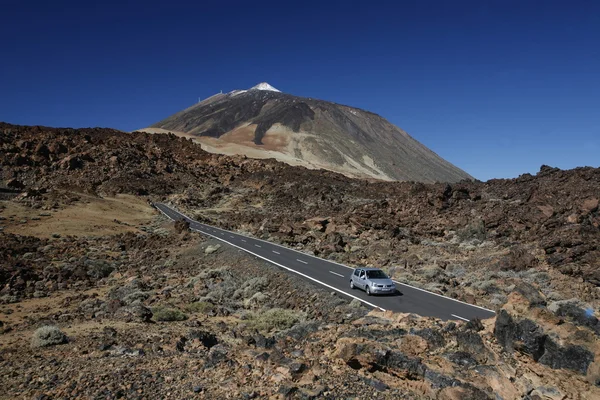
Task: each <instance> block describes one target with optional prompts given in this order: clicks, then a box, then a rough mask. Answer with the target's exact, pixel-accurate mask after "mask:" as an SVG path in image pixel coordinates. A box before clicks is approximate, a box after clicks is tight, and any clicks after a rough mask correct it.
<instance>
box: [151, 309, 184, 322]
mask: <svg viewBox="0 0 600 400" xmlns="http://www.w3.org/2000/svg"><path fill="white" fill-rule="evenodd" d="M152 314H153V316H152V319H153V320H154V321H164V322H171V321H184V320H186V319H187V315H185V313H183V312H182V311H181V310H178V309H176V308H168V307H162V306H159V307H154V308H153V309H152Z"/></svg>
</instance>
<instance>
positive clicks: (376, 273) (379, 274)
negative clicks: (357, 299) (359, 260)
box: [367, 269, 387, 279]
mask: <svg viewBox="0 0 600 400" xmlns="http://www.w3.org/2000/svg"><path fill="white" fill-rule="evenodd" d="M367 278H369V279H387V275H386V274H385V273H384V272H383V271H382V270H380V269H376V270H373V271H367Z"/></svg>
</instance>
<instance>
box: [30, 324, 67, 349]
mask: <svg viewBox="0 0 600 400" xmlns="http://www.w3.org/2000/svg"><path fill="white" fill-rule="evenodd" d="M67 341H68V340H67V335H65V334H64V333H63V332H62V331H61V330H60V329H58V327H57V326H53V325H46V326H42V327H41V328H38V329H37V330H36V331H35V332H34V333H33V336H32V337H31V347H33V348H39V347H49V346H55V345H57V344H64V343H67Z"/></svg>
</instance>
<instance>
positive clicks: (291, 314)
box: [247, 308, 306, 332]
mask: <svg viewBox="0 0 600 400" xmlns="http://www.w3.org/2000/svg"><path fill="white" fill-rule="evenodd" d="M305 318H306V316H305V315H304V313H301V312H297V311H294V310H289V309H284V308H271V309H270V310H267V311H265V312H256V313H250V314H249V315H248V320H247V323H248V326H250V327H251V328H254V329H257V330H259V331H262V332H273V331H282V330H285V329H289V328H291V327H292V326H294V325H295V324H297V323H298V322H300V321H302V320H304V319H305Z"/></svg>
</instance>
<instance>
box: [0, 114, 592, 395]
mask: <svg viewBox="0 0 600 400" xmlns="http://www.w3.org/2000/svg"><path fill="white" fill-rule="evenodd" d="M0 174H1V179H2V182H3V183H4V186H3V187H2V190H1V195H2V199H3V200H1V201H0V260H2V261H0V332H2V334H1V335H0V343H1V345H0V371H2V374H0V386H1V387H2V388H4V390H3V392H2V394H0V397H4V398H100V397H102V398H123V397H125V398H140V399H141V398H207V399H213V398H216V399H220V398H235V399H239V398H273V399H276V398H281V399H283V398H331V399H337V398H360V399H363V398H364V399H370V398H407V399H409V398H410V399H412V398H438V399H463V398H474V399H477V398H481V399H487V398H490V399H498V398H502V399H567V398H572V399H594V398H598V397H599V396H600V362H599V356H600V353H599V351H600V347H599V345H600V341H599V335H600V324H599V323H598V319H597V318H596V315H597V314H598V311H599V307H600V302H599V290H598V284H599V281H600V276H599V275H598V267H599V265H598V260H599V257H598V256H599V255H600V254H599V253H600V247H599V243H600V230H599V223H600V211H599V209H598V199H599V198H600V170H598V169H594V168H580V169H576V170H571V171H561V170H557V169H554V168H550V167H542V169H541V170H540V172H539V173H538V174H537V175H535V176H530V175H523V176H521V177H519V178H517V179H513V180H492V181H489V182H485V183H482V182H462V183H459V184H452V185H448V184H422V183H398V182H396V183H390V182H369V181H364V180H353V179H350V178H347V177H345V176H342V175H338V174H335V173H332V172H327V171H319V170H308V169H305V168H301V167H291V166H289V165H286V164H283V163H279V162H276V161H274V160H252V159H247V158H244V157H227V156H223V155H216V154H210V153H206V152H204V151H203V150H201V149H200V147H199V146H198V145H196V144H194V143H193V142H192V141H191V140H187V139H185V138H181V137H177V136H175V135H151V134H144V133H133V134H125V133H122V132H118V131H114V130H109V129H81V130H73V129H53V128H44V127H21V126H13V125H8V124H0ZM115 199H118V200H119V201H116V200H115ZM156 200H161V201H167V202H171V203H172V204H173V205H175V206H177V207H178V208H180V209H181V210H183V211H186V212H188V213H189V214H192V215H194V216H195V217H196V218H197V219H200V220H203V221H206V222H210V223H212V224H215V225H219V226H221V227H224V228H228V229H233V230H238V231H241V232H246V233H249V234H252V235H255V236H257V237H260V238H264V239H269V240H273V241H278V242H280V243H282V244H284V245H287V246H291V247H294V248H298V249H301V250H303V251H307V252H311V253H313V254H317V255H319V256H322V257H325V258H329V259H333V260H336V261H338V262H344V263H348V264H353V265H357V264H366V265H374V266H379V267H382V268H384V269H386V270H387V271H388V272H390V273H391V274H393V275H394V276H395V277H396V278H397V279H399V280H401V281H405V282H407V283H410V284H413V285H416V286H420V287H424V288H426V289H428V290H432V291H436V292H438V293H443V294H445V295H447V296H451V297H455V298H458V299H462V300H465V301H469V302H472V303H475V304H479V305H483V306H487V307H490V308H492V309H494V310H496V312H497V317H496V318H493V319H489V320H484V321H471V322H469V323H464V322H460V321H455V322H452V321H441V320H436V319H433V318H422V317H419V316H416V315H407V314H392V313H385V314H384V313H380V312H375V311H370V310H368V309H365V308H363V307H362V306H361V305H360V304H356V303H353V302H350V301H349V300H347V299H345V298H342V297H340V296H338V295H335V294H332V293H330V292H329V291H327V290H325V289H322V288H319V287H316V286H314V285H312V284H311V283H309V282H305V281H304V280H301V279H299V278H297V277H295V276H290V275H288V274H286V273H284V272H283V271H280V270H278V269H277V268H275V267H273V266H269V265H268V264H265V263H264V262H261V261H259V260H256V259H254V258H252V257H249V256H248V255H246V254H244V253H242V252H240V251H238V250H237V249H234V248H229V247H227V246H225V245H223V244H219V243H216V242H214V241H212V240H207V239H206V238H203V237H202V236H199V235H198V234H195V233H191V232H189V231H187V227H186V225H185V224H184V223H181V222H180V223H176V224H173V223H171V222H169V221H167V220H165V219H164V217H162V216H161V215H160V214H159V213H157V212H156V211H153V210H152V208H151V206H150V205H149V204H148V202H150V201H156ZM144 204H145V205H144ZM85 210H88V211H89V210H102V214H104V215H106V216H107V217H104V218H102V219H99V217H98V214H99V212H97V211H94V212H87V213H86V212H84V211H85ZM70 215H71V216H73V217H72V218H75V216H77V219H76V221H77V224H76V225H78V226H79V225H90V226H97V227H98V231H97V234H95V232H94V230H93V229H92V230H90V231H85V230H82V229H80V228H78V229H75V228H76V226H75V224H72V225H69V224H67V223H65V222H64V220H68V219H69V216H70ZM110 216H113V217H112V218H110ZM59 219H60V222H61V223H58V222H59V221H58V220H59ZM53 226H55V227H56V230H55V231H52V230H51V228H52V227H53Z"/></svg>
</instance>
